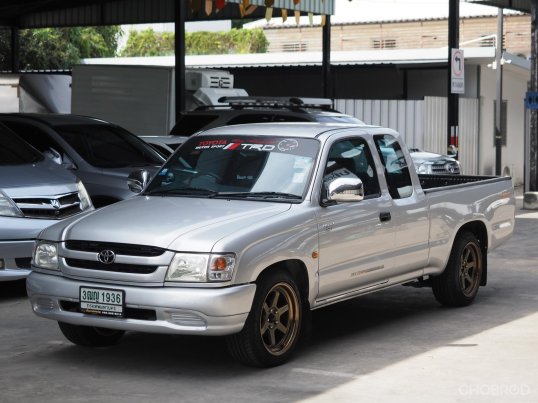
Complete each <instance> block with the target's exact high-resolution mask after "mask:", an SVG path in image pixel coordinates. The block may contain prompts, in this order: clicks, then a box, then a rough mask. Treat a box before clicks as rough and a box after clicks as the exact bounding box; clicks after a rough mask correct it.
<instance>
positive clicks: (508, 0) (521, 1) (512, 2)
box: [465, 0, 534, 13]
mask: <svg viewBox="0 0 538 403" xmlns="http://www.w3.org/2000/svg"><path fill="white" fill-rule="evenodd" d="M531 1H534V0H465V2H467V3H476V4H483V5H486V6H493V7H500V8H506V9H510V10H517V11H521V12H524V13H530V11H531Z"/></svg>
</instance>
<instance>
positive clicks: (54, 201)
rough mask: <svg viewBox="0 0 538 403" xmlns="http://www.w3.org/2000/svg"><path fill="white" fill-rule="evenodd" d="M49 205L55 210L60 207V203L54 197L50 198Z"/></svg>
mask: <svg viewBox="0 0 538 403" xmlns="http://www.w3.org/2000/svg"><path fill="white" fill-rule="evenodd" d="M50 205H51V206H52V207H54V208H55V209H56V210H58V209H59V208H60V207H62V205H61V204H60V201H59V200H56V199H52V200H51V201H50Z"/></svg>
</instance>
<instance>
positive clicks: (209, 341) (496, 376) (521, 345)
mask: <svg viewBox="0 0 538 403" xmlns="http://www.w3.org/2000/svg"><path fill="white" fill-rule="evenodd" d="M518 202H519V204H520V205H521V204H522V200H521V198H520V199H519V200H518ZM517 214H518V215H517V222H516V231H515V234H514V237H513V238H512V239H511V240H510V241H509V242H508V243H506V244H505V245H503V246H502V247H501V248H499V249H497V250H495V251H493V252H492V253H491V254H490V255H489V276H488V277H489V283H488V286H487V287H485V288H481V289H480V292H479V295H478V297H477V300H476V301H475V303H474V304H473V305H471V306H469V307H466V308H460V309H447V308H442V307H440V306H439V305H438V304H437V303H436V301H435V300H434V298H433V295H432V293H431V290H429V289H415V288H409V287H395V288H392V289H390V290H386V291H383V292H379V293H376V294H372V295H368V296H365V297H361V298H358V299H356V300H353V301H349V302H345V303H342V304H339V305H335V306H331V307H328V308H325V309H322V310H318V311H315V312H314V315H313V320H314V329H313V336H312V339H311V340H310V342H309V343H308V344H306V345H305V346H303V347H302V348H301V349H300V351H299V352H298V354H297V355H296V357H295V358H294V359H293V360H292V361H291V362H289V363H288V364H286V365H283V366H281V367H278V368H272V369H268V370H260V369H252V368H248V367H244V366H241V365H239V364H237V363H235V362H234V361H232V360H231V358H230V357H229V356H228V355H227V353H226V350H225V345H224V342H223V340H222V339H221V338H204V337H184V336H167V335H151V334H140V333H129V334H127V335H126V336H125V337H124V338H123V339H122V340H121V341H120V343H119V344H118V345H117V346H115V347H112V348H100V349H87V348H81V347H76V346H74V345H72V344H70V343H69V342H68V341H66V340H65V339H64V338H63V336H62V335H61V333H60V331H59V329H58V327H57V325H56V324H55V323H54V322H52V321H48V320H45V319H40V318H38V317H36V316H34V315H33V314H32V312H31V311H30V307H29V304H28V301H27V299H26V297H25V292H24V284H22V283H15V284H13V283H11V284H5V283H4V284H0V318H1V319H2V326H1V328H0V341H1V342H0V402H2V403H4V402H17V403H23V402H24V403H26V402H44V401H48V402H155V403H157V402H210V401H211V402H213V401H220V402H249V403H250V402H358V401H363V402H374V401H375V402H376V403H380V402H391V403H392V402H488V403H491V402H503V403H504V402H538V293H537V290H538V264H537V262H538V213H537V212H532V211H526V210H519V211H518V213H517Z"/></svg>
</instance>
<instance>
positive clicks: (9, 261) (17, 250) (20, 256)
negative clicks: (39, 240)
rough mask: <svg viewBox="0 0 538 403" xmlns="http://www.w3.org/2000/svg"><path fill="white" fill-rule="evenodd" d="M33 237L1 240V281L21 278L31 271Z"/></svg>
mask: <svg viewBox="0 0 538 403" xmlns="http://www.w3.org/2000/svg"><path fill="white" fill-rule="evenodd" d="M33 247H34V240H33V239H21V240H15V241H0V259H1V260H2V262H0V281H11V280H20V279H23V278H26V277H27V276H28V275H29V274H30V272H31V269H30V261H31V256H32V250H33Z"/></svg>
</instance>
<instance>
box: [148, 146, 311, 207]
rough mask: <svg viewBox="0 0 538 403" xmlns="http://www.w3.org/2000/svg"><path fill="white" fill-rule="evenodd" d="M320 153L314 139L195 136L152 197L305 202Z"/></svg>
mask: <svg viewBox="0 0 538 403" xmlns="http://www.w3.org/2000/svg"><path fill="white" fill-rule="evenodd" d="M318 150H319V142H318V141H317V140H314V139H304V138H291V137H269V136H200V137H193V138H191V139H189V140H188V141H187V142H186V143H185V144H183V145H182V146H181V147H180V148H179V149H178V150H177V151H176V152H175V154H174V155H173V156H172V157H171V158H170V159H169V160H168V162H167V163H166V164H165V165H164V166H163V167H162V168H161V170H160V171H159V173H158V174H157V175H156V177H155V178H154V179H153V180H152V182H151V183H150V184H149V186H148V188H147V190H146V194H148V195H175V196H189V197H222V198H233V199H249V200H250V199H258V200H270V201H286V202H289V201H292V202H293V201H295V202H300V201H301V200H302V199H303V196H304V193H305V192H306V188H307V184H308V183H309V181H310V177H311V174H312V168H313V166H314V161H315V159H316V156H317V153H318Z"/></svg>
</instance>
